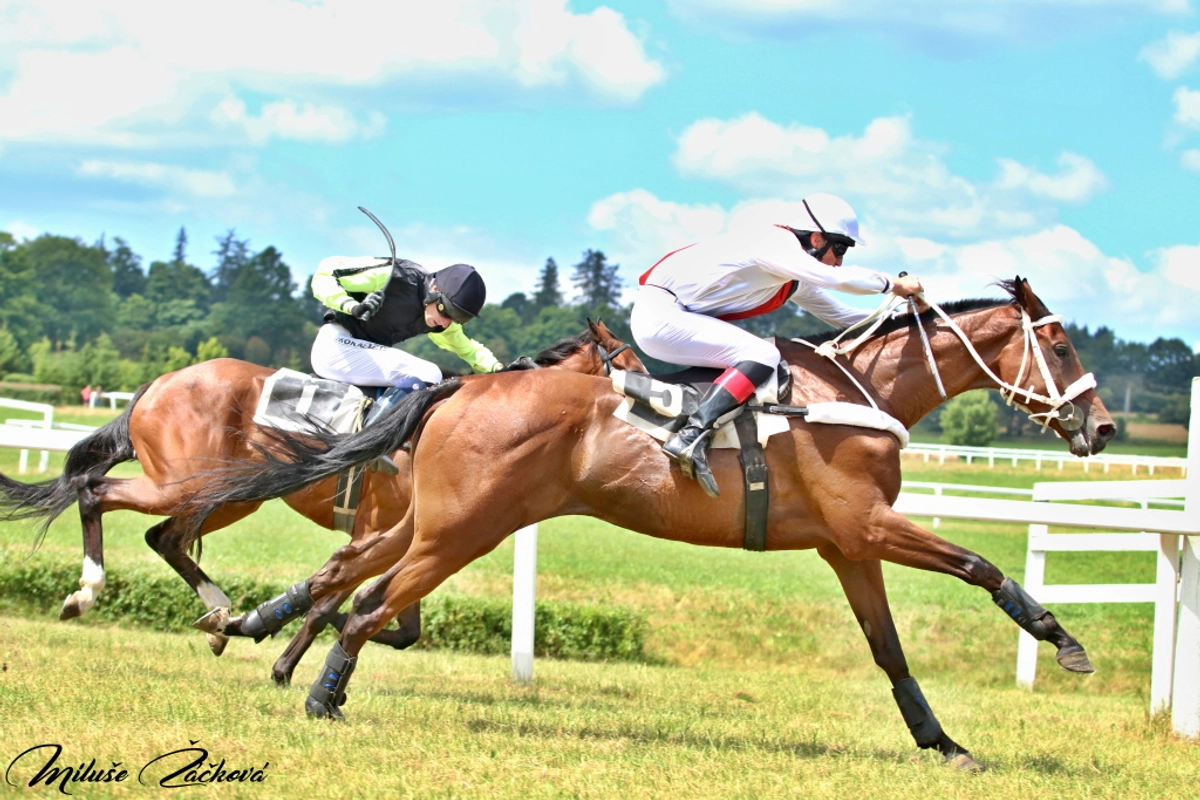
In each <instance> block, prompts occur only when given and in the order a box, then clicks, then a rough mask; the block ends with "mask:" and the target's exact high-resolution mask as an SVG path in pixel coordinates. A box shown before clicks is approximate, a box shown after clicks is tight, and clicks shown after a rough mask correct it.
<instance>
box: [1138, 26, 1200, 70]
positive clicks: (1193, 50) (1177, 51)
mask: <svg viewBox="0 0 1200 800" xmlns="http://www.w3.org/2000/svg"><path fill="white" fill-rule="evenodd" d="M1138 57H1139V58H1140V59H1142V60H1143V61H1146V62H1147V63H1149V64H1150V68H1151V69H1153V70H1154V72H1155V74H1157V75H1158V77H1160V78H1164V79H1167V80H1170V79H1173V78H1178V77H1179V76H1180V75H1182V74H1183V73H1184V72H1186V71H1187V70H1188V68H1189V67H1191V66H1192V64H1194V63H1195V62H1196V59H1197V58H1200V31H1198V32H1196V33H1180V32H1179V31H1171V32H1170V33H1168V34H1167V38H1166V39H1161V40H1159V41H1157V42H1152V43H1151V44H1149V45H1147V46H1146V47H1145V48H1144V49H1143V50H1142V52H1141V53H1140V54H1139V55H1138Z"/></svg>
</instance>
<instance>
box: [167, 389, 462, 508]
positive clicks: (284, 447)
mask: <svg viewBox="0 0 1200 800" xmlns="http://www.w3.org/2000/svg"><path fill="white" fill-rule="evenodd" d="M462 385H463V384H462V382H461V381H459V380H458V379H456V378H451V379H450V380H447V381H444V382H442V383H439V384H438V385H436V386H434V387H432V388H429V389H423V390H421V391H419V392H413V393H412V394H410V395H408V396H407V397H405V398H404V399H403V400H401V401H400V403H399V404H398V405H397V406H396V407H395V408H393V409H392V410H391V411H389V412H388V414H387V415H386V416H385V417H384V418H383V419H381V420H379V421H378V422H376V423H375V424H373V425H371V426H370V427H367V428H364V429H363V430H361V431H359V432H358V433H355V434H350V435H347V434H335V433H329V432H323V431H306V432H304V433H291V432H288V431H283V430H276V429H271V430H264V431H263V432H264V433H265V434H266V435H267V436H268V438H269V441H268V443H267V444H263V445H256V447H257V448H258V450H259V452H260V454H261V455H262V457H263V459H264V460H265V461H266V463H265V464H263V463H261V462H257V461H255V462H249V463H247V462H245V461H239V462H234V463H231V464H229V465H227V466H223V467H220V468H218V469H215V470H210V471H207V472H203V473H201V474H200V475H198V476H194V477H199V478H202V479H203V480H204V481H205V485H204V488H203V489H201V490H199V491H198V492H197V493H196V494H195V495H194V496H192V498H191V499H190V500H188V502H187V515H188V516H193V515H194V518H196V519H204V518H205V517H206V516H208V514H209V513H211V512H212V511H214V510H215V509H217V508H219V507H221V506H224V505H228V504H230V503H251V502H258V501H262V500H268V499H270V498H273V497H283V496H284V495H288V494H291V493H292V492H295V491H298V490H300V489H302V488H304V487H305V486H308V485H309V484H311V483H316V482H317V481H320V480H324V479H325V478H328V477H330V476H332V475H337V474H338V473H339V472H341V471H342V470H344V469H347V468H349V467H352V466H355V465H357V464H365V463H366V462H368V461H371V460H372V459H374V458H376V457H377V456H381V455H385V454H388V453H392V452H395V451H396V450H397V449H399V447H400V446H401V445H402V444H404V443H405V442H406V441H408V440H409V439H410V438H412V436H413V434H414V433H415V432H416V431H417V428H418V426H419V425H420V424H421V420H422V419H424V417H425V414H426V412H428V410H429V409H430V408H431V407H432V406H433V405H434V404H435V403H438V402H440V401H442V400H445V399H446V398H447V397H449V396H450V395H452V394H454V393H455V392H457V391H458V390H459V389H460V388H462Z"/></svg>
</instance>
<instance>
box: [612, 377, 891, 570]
mask: <svg viewBox="0 0 1200 800" xmlns="http://www.w3.org/2000/svg"><path fill="white" fill-rule="evenodd" d="M720 374H721V370H718V369H708V368H704V367H693V368H691V369H686V370H683V371H681V372H674V373H670V374H668V375H645V374H641V373H635V372H624V371H621V370H614V371H613V374H612V382H613V388H614V389H615V390H616V391H617V392H618V393H619V394H621V395H624V396H625V400H624V401H623V402H622V403H621V404H620V405H618V406H617V409H616V410H615V411H614V412H613V416H615V417H617V418H618V419H620V420H623V421H625V422H627V423H628V424H630V425H633V426H634V427H635V428H638V429H639V430H642V431H645V432H647V433H649V434H650V435H651V436H653V437H654V438H655V439H658V440H659V441H666V440H667V439H668V438H669V437H670V435H671V434H672V433H674V432H675V431H677V430H679V429H680V428H682V427H683V426H684V425H685V424H686V423H687V418H688V416H689V415H690V414H691V413H692V411H694V410H695V408H696V406H697V404H698V403H699V401H700V397H701V396H702V395H703V394H704V391H705V390H706V389H707V388H708V387H709V386H711V385H712V383H713V382H714V381H716V379H717V376H718V375H720ZM791 389H792V387H791V372H790V371H789V369H788V365H787V363H786V362H783V361H780V362H779V369H778V370H777V371H776V374H775V375H774V376H773V377H772V379H771V380H770V381H768V382H767V383H766V384H764V385H762V386H760V387H758V389H756V390H755V393H754V397H753V398H752V399H751V400H750V401H749V402H748V403H747V404H746V405H745V406H744V407H742V408H739V409H737V410H736V411H734V412H733V413H731V414H729V415H728V416H727V417H723V418H721V419H719V420H717V430H716V432H715V434H714V435H713V437H712V443H711V445H710V446H711V447H713V448H718V447H723V448H735V449H738V450H740V451H741V452H740V454H739V455H738V461H739V462H741V465H742V473H743V480H744V484H745V489H746V513H745V533H744V535H743V539H742V547H743V548H744V549H746V550H756V551H761V550H766V549H767V510H768V507H769V505H770V494H769V491H768V481H767V460H766V454H765V453H764V452H763V447H764V446H765V445H766V442H767V439H768V438H769V437H770V436H773V435H774V434H776V433H782V432H784V431H786V430H788V428H789V422H788V418H789V417H802V418H804V419H805V420H806V421H807V422H810V423H825V424H830V425H852V426H857V427H862V428H872V429H875V430H882V431H887V432H888V433H891V434H892V435H893V436H895V437H896V439H897V440H898V441H899V443H900V446H901V447H902V448H903V447H907V446H908V430H907V429H905V427H904V426H903V425H901V424H900V422H899V421H898V420H896V419H895V418H893V417H891V416H889V415H888V414H885V413H883V412H882V411H880V410H879V409H877V408H874V407H872V406H864V405H857V404H854V403H845V402H824V403H810V404H808V405H805V406H794V405H788V403H789V402H790V401H791V394H792V391H791ZM730 423H732V424H730Z"/></svg>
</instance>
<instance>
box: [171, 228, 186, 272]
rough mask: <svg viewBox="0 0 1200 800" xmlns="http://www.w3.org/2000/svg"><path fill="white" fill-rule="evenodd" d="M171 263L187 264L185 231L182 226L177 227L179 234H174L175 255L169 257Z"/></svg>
mask: <svg viewBox="0 0 1200 800" xmlns="http://www.w3.org/2000/svg"><path fill="white" fill-rule="evenodd" d="M171 263H173V264H186V263H187V231H185V230H184V229H183V226H182V225H180V226H179V233H177V234H175V254H174V255H173V256H172V257H171Z"/></svg>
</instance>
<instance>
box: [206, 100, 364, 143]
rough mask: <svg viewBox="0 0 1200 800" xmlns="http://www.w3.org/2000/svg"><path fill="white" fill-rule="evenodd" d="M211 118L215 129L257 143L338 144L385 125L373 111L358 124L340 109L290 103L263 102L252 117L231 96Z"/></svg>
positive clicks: (243, 106)
mask: <svg viewBox="0 0 1200 800" xmlns="http://www.w3.org/2000/svg"><path fill="white" fill-rule="evenodd" d="M211 117H212V120H213V121H214V122H215V123H216V124H217V125H218V126H232V127H235V128H239V129H241V130H243V131H244V132H245V133H246V135H247V137H248V138H249V139H250V141H252V142H255V143H258V144H262V143H264V142H266V141H267V140H268V139H271V138H273V137H278V138H280V139H296V140H300V141H311V142H329V143H333V144H338V143H341V142H346V141H350V140H351V139H359V138H363V139H369V138H371V137H374V136H378V135H380V134H381V133H383V130H384V128H385V127H386V126H387V121H386V119H385V118H384V116H383V115H382V114H380V113H379V112H377V111H375V112H371V113H369V114H367V115H365V120H364V121H362V122H359V121H358V120H357V119H355V117H354V115H353V114H351V113H349V112H348V111H346V110H345V109H343V108H338V107H336V106H316V105H313V104H312V103H296V102H294V101H291V100H284V101H279V102H275V103H267V104H266V105H264V106H263V108H262V113H261V114H259V115H258V116H254V115H252V114H250V113H248V112H247V110H246V104H245V103H243V102H242V101H241V99H239V98H237V97H234V96H232V95H231V96H229V97H226V98H225V99H224V100H222V101H221V102H220V103H218V104H217V106H216V107H215V108H214V109H213V110H212V114H211Z"/></svg>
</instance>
